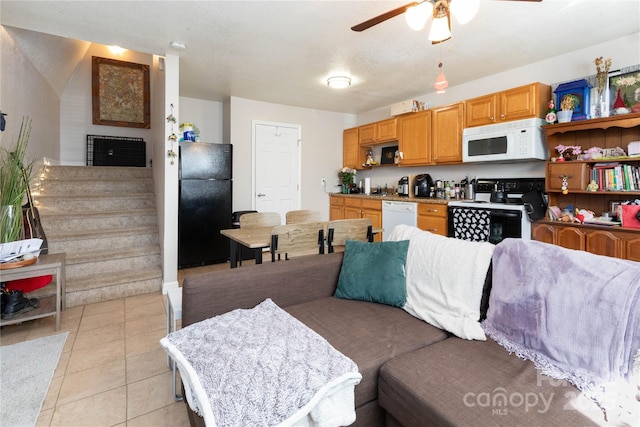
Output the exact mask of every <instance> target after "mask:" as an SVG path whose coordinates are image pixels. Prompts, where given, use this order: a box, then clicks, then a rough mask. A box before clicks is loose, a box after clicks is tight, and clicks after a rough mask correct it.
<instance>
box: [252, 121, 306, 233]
mask: <svg viewBox="0 0 640 427" xmlns="http://www.w3.org/2000/svg"><path fill="white" fill-rule="evenodd" d="M300 134H301V127H300V125H289V124H281V123H270V122H259V121H254V122H253V143H254V144H253V146H254V150H253V152H254V156H253V157H254V168H253V170H254V176H253V178H254V179H253V191H254V192H253V194H254V197H253V199H254V207H253V209H255V210H257V211H258V212H278V213H279V214H280V218H281V219H282V222H283V223H284V219H285V215H286V213H287V211H290V210H296V209H300V149H301V147H300V141H301V136H300Z"/></svg>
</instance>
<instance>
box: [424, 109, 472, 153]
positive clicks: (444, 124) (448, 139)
mask: <svg viewBox="0 0 640 427" xmlns="http://www.w3.org/2000/svg"><path fill="white" fill-rule="evenodd" d="M431 112H432V119H431V123H432V137H431V152H432V154H431V159H432V161H433V162H434V163H438V164H441V163H460V162H462V129H463V128H464V103H463V102H459V103H457V104H452V105H446V106H443V107H438V108H434V109H432V110H431Z"/></svg>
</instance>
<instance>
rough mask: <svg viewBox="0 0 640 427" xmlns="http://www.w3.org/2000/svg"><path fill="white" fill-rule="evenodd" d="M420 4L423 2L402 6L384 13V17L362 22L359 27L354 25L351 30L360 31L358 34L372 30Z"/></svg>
mask: <svg viewBox="0 0 640 427" xmlns="http://www.w3.org/2000/svg"><path fill="white" fill-rule="evenodd" d="M420 3H422V2H415V1H414V2H413V3H409V4H406V5H404V6H401V7H399V8H397V9H393V10H390V11H388V12H385V13H383V14H382V15H378V16H376V17H375V18H371V19H369V20H367V21H364V22H362V23H360V24H358V25H354V26H353V27H351V29H352V30H353V31H358V32H360V31H364V30H366V29H367V28H371V27H373V26H374V25H378V24H379V23H381V22H384V21H386V20H387V19H391V18H393V17H394V16H398V15H401V14H403V13H405V12H406V11H407V9H408V8H410V7H413V6H417V5H419V4H420Z"/></svg>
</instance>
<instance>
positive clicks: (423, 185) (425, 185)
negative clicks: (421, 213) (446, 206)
mask: <svg viewBox="0 0 640 427" xmlns="http://www.w3.org/2000/svg"><path fill="white" fill-rule="evenodd" d="M413 187H414V189H415V192H414V194H415V196H416V197H433V196H431V195H430V194H429V192H430V190H431V187H433V179H431V175H429V174H428V173H425V174H421V175H416V178H415V179H414V181H413Z"/></svg>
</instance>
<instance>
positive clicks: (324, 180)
mask: <svg viewBox="0 0 640 427" xmlns="http://www.w3.org/2000/svg"><path fill="white" fill-rule="evenodd" d="M320 185H321V186H323V187H324V186H326V185H327V180H326V179H324V178H322V179H321V180H320Z"/></svg>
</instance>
